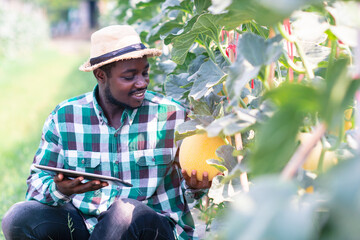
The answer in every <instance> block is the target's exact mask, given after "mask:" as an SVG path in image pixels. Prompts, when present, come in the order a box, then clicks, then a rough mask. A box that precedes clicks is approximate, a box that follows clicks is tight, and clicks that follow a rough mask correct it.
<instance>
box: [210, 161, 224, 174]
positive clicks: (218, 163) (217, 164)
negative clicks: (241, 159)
mask: <svg viewBox="0 0 360 240" xmlns="http://www.w3.org/2000/svg"><path fill="white" fill-rule="evenodd" d="M206 163H207V164H209V165H211V166H213V167H215V168H216V169H217V170H219V171H220V172H225V171H226V170H227V168H226V167H225V166H224V163H223V162H222V161H219V160H217V159H208V160H206Z"/></svg>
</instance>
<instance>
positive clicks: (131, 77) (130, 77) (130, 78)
mask: <svg viewBox="0 0 360 240" xmlns="http://www.w3.org/2000/svg"><path fill="white" fill-rule="evenodd" d="M123 78H124V79H125V80H129V81H130V80H133V79H134V76H126V77H123Z"/></svg>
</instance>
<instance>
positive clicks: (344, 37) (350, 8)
mask: <svg viewBox="0 0 360 240" xmlns="http://www.w3.org/2000/svg"><path fill="white" fill-rule="evenodd" d="M327 10H328V11H329V12H330V14H331V15H332V17H333V18H334V19H335V24H336V25H335V26H331V27H330V29H331V32H332V33H333V34H334V35H335V36H336V37H337V38H338V39H340V40H341V41H342V42H343V43H345V44H347V45H349V46H352V47H354V46H356V45H357V43H356V40H357V34H356V29H358V28H359V27H360V20H359V11H360V7H359V4H358V3H356V2H354V1H349V2H340V1H337V2H335V3H334V4H332V5H330V6H328V7H327Z"/></svg>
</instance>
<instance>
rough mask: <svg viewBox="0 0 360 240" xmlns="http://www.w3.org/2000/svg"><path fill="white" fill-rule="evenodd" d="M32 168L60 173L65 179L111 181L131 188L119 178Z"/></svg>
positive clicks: (42, 167)
mask: <svg viewBox="0 0 360 240" xmlns="http://www.w3.org/2000/svg"><path fill="white" fill-rule="evenodd" d="M34 167H36V168H39V169H42V170H46V171H52V172H56V173H62V174H64V176H66V177H74V178H76V177H84V178H85V179H88V180H100V181H112V182H115V183H121V184H123V185H125V186H127V187H132V186H133V185H132V184H131V183H128V182H125V181H123V180H121V179H119V178H115V177H110V176H104V175H100V174H95V173H86V172H78V171H74V170H69V169H63V168H55V167H49V166H44V165H38V164H34Z"/></svg>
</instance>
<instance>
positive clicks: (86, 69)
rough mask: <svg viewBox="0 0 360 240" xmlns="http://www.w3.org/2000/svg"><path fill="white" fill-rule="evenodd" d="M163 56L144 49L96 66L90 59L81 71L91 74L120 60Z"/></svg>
mask: <svg viewBox="0 0 360 240" xmlns="http://www.w3.org/2000/svg"><path fill="white" fill-rule="evenodd" d="M161 54H162V52H161V50H158V49H151V48H150V49H142V50H139V51H134V52H129V53H126V54H124V55H121V56H117V57H114V58H111V59H109V60H106V61H104V62H101V63H98V64H94V65H91V64H90V59H89V60H88V61H87V62H85V63H84V64H83V65H81V66H80V67H79V70H80V71H83V72H91V71H94V70H95V69H97V68H99V67H101V66H104V65H106V64H109V63H112V62H117V61H120V60H129V59H136V58H143V57H145V56H146V57H156V56H160V55H161Z"/></svg>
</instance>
